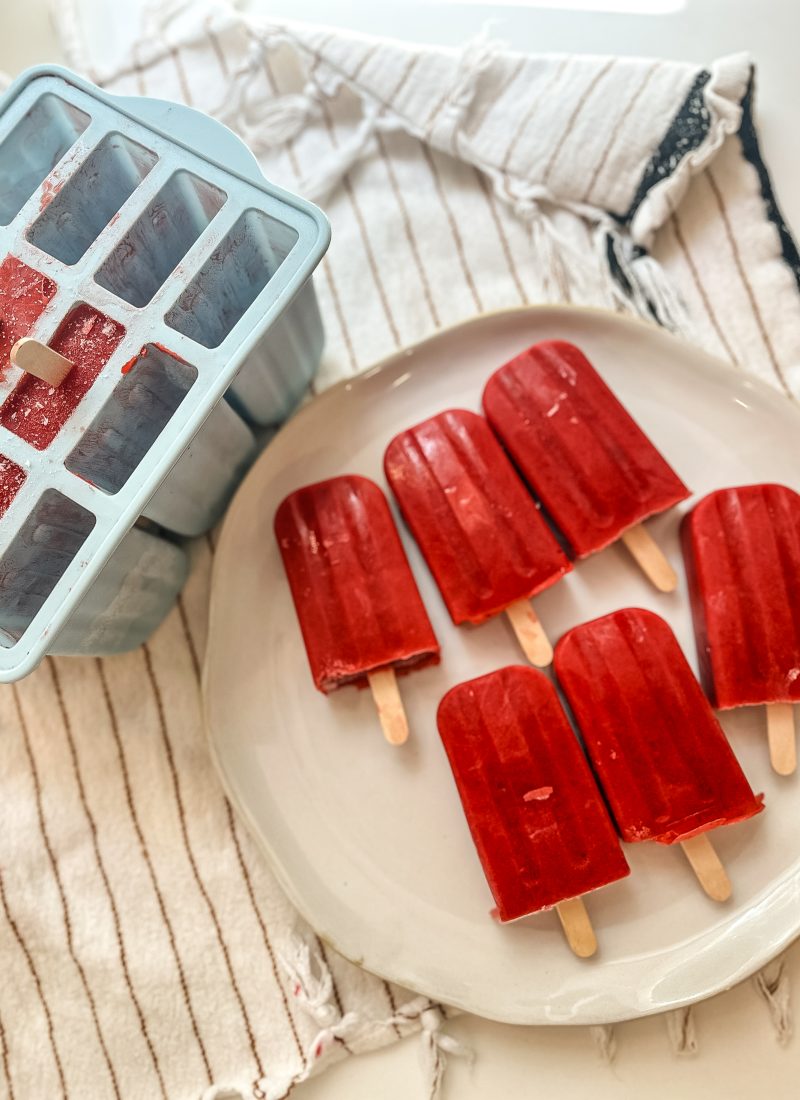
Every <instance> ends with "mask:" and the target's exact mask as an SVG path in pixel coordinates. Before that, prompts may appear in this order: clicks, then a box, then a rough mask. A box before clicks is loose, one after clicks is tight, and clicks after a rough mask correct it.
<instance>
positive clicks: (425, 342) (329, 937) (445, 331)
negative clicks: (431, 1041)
mask: <svg viewBox="0 0 800 1100" xmlns="http://www.w3.org/2000/svg"><path fill="white" fill-rule="evenodd" d="M540 314H549V315H554V314H555V315H558V314H561V315H563V316H565V317H570V316H571V317H574V316H576V315H583V316H587V315H588V316H589V317H590V318H591V317H592V316H597V317H599V318H600V319H602V320H605V321H611V322H613V323H614V324H615V325H621V326H623V327H629V328H634V329H637V330H642V329H644V330H646V331H647V333H648V334H649V335H650V336H656V337H657V338H659V339H661V340H666V342H667V343H673V344H674V345H675V348H676V350H680V349H681V348H689V349H691V352H692V354H693V355H695V356H699V357H701V358H702V359H704V360H705V361H706V366H707V367H708V368H709V370H710V371H712V372H716V373H717V374H722V375H728V376H729V377H730V378H731V380H734V379H735V380H736V384H737V386H741V385H742V384H743V383H744V384H745V385H746V386H748V387H751V388H753V389H755V390H756V391H758V392H760V393H761V394H764V395H769V398H770V399H771V400H776V399H777V401H778V403H779V404H781V405H783V406H784V407H785V408H786V409H787V410H788V409H791V410H793V413H792V415H796V416H797V417H798V426H800V408H798V406H797V405H796V404H795V403H793V402H792V401H791V400H790V399H789V398H788V397H787V396H786V395H785V394H783V393H781V392H780V390H778V389H777V388H776V387H774V386H772V385H770V384H769V383H768V382H766V381H765V380H764V379H762V378H759V377H757V376H755V375H752V374H750V373H745V372H744V371H742V370H737V368H736V367H735V366H734V365H733V364H731V363H727V362H726V361H725V360H723V359H721V358H718V357H717V356H715V355H713V354H712V353H711V352H709V351H707V350H706V349H705V348H702V347H700V346H698V345H696V344H693V343H692V342H691V341H689V340H685V339H683V338H682V337H681V336H680V335H678V334H676V333H673V332H671V331H670V330H668V329H666V328H663V327H661V326H659V325H656V324H655V323H652V322H650V321H647V320H646V319H643V318H640V317H636V316H632V315H628V314H620V313H616V312H615V311H613V310H610V309H605V308H603V307H599V306H591V305H571V304H565V303H552V304H550V303H535V304H530V305H526V306H511V307H508V308H504V309H496V310H488V311H485V312H483V313H479V314H474V315H473V316H471V317H468V318H465V319H464V320H462V321H459V322H456V323H455V324H453V325H448V326H446V327H443V328H441V329H438V330H436V331H435V332H433V333H431V334H430V335H429V336H426V337H425V338H424V339H422V340H419V341H416V342H414V343H411V344H408V345H404V346H403V347H401V348H400V349H398V350H397V351H394V352H392V353H391V354H389V355H387V356H385V357H384V358H382V359H380V360H378V361H377V362H376V363H374V364H373V365H372V366H369V367H366V368H365V369H364V370H361V371H359V372H358V373H357V374H354V375H352V376H349V377H347V378H343V379H340V380H339V381H338V382H335V383H333V384H332V385H331V386H329V387H328V388H327V389H325V390H324V391H323V393H321V394H319V395H316V396H314V397H313V398H312V400H310V401H308V402H307V403H306V404H304V405H303V406H302V407H301V408H300V409H298V410H297V412H296V413H295V414H294V415H292V416H291V417H290V419H289V420H288V421H286V422H285V423H284V424H283V425H282V426H281V428H280V430H279V431H278V432H277V433H276V434H275V436H273V437H272V439H271V440H270V443H269V444H268V446H267V447H266V448H265V449H264V450H263V451H262V452H261V454H260V455H259V457H258V458H257V460H256V461H255V463H254V464H253V466H252V467H251V468H250V470H249V471H248V473H247V475H246V477H245V478H244V479H243V481H242V483H241V484H240V485H239V487H238V489H237V490H236V493H235V495H234V497H233V499H232V500H231V502H230V504H229V506H228V509H227V511H226V513H225V518H224V520H223V524H222V529H221V531H220V535H219V538H218V540H217V544H216V548H215V552H214V559H213V563H212V570H211V577H210V582H209V596H208V632H207V641H206V649H205V653H204V656H203V666H202V674H201V694H202V722H203V731H204V735H205V739H206V743H207V746H208V749H209V752H210V755H211V759H212V762H213V765H214V768H215V771H216V773H217V777H218V778H219V780H220V782H221V784H222V788H223V791H224V792H225V795H226V797H227V798H228V800H229V801H230V803H231V805H232V806H233V808H234V810H235V812H236V813H237V814H239V816H240V819H241V820H242V822H243V823H244V824H245V826H246V828H247V830H248V832H249V834H250V836H251V837H252V839H253V840H254V842H255V844H256V846H257V848H258V849H259V851H260V852H261V853H262V855H263V856H264V858H265V859H266V861H267V864H268V866H269V869H270V871H271V872H272V874H273V875H274V876H275V878H276V880H277V881H278V884H279V885H280V887H281V889H282V890H283V891H284V893H285V894H286V895H287V897H288V899H289V901H290V902H291V904H292V905H293V906H294V907H295V908H296V909H297V911H298V912H299V914H300V916H301V917H302V918H303V920H304V921H305V922H306V923H307V924H308V925H309V927H310V928H311V929H312V930H313V931H314V933H315V934H316V935H317V936H318V937H319V938H320V939H321V940H323V942H324V943H326V944H327V945H328V946H330V947H331V948H333V950H335V951H337V952H338V953H339V954H340V955H341V956H342V957H343V958H345V959H347V960H348V961H349V962H351V963H353V964H354V965H355V966H358V967H360V968H361V969H364V970H365V971H367V973H370V974H373V975H374V976H375V977H377V978H379V979H382V980H384V981H389V982H392V983H395V984H397V985H399V986H402V987H404V988H406V989H409V990H410V991H411V992H413V993H415V994H417V995H422V996H427V997H429V998H432V999H433V1000H436V1001H438V1000H440V998H439V997H438V996H437V995H436V993H435V992H431V991H430V990H428V989H425V988H422V987H421V985H420V982H419V981H418V979H417V978H416V977H415V976H414V975H409V974H405V973H402V972H398V971H390V970H387V969H385V968H383V967H380V966H378V967H373V966H372V965H370V967H369V968H367V967H366V966H365V965H364V958H363V956H359V957H354V956H353V955H352V954H351V953H349V952H348V951H347V950H345V949H343V948H342V947H341V945H340V944H338V943H337V942H336V938H335V936H334V935H333V934H331V933H330V932H329V931H327V930H325V929H322V928H320V927H319V918H318V915H317V916H312V915H311V913H310V912H309V911H308V909H307V908H306V906H305V904H304V900H303V898H302V896H301V894H300V893H299V892H298V891H297V890H296V889H295V887H294V883H293V878H292V876H291V874H290V873H289V872H288V870H287V869H286V868H285V867H284V865H283V862H282V860H281V859H280V858H279V857H278V855H277V853H276V852H275V851H274V849H273V847H272V845H271V844H270V843H269V841H268V839H267V838H266V837H265V836H264V835H263V834H262V831H261V830H260V829H259V827H258V826H257V824H256V822H255V820H254V818H253V815H252V814H251V812H250V810H249V808H248V807H247V805H246V803H245V802H244V801H243V800H242V799H240V797H239V796H238V794H237V793H236V790H235V789H234V787H233V785H232V783H231V782H230V780H229V778H228V774H227V770H226V768H225V766H224V763H223V761H222V759H221V757H220V755H219V752H218V746H217V742H216V739H215V736H214V732H213V729H212V723H211V716H210V709H211V708H210V705H209V681H210V678H211V675H212V673H211V663H212V648H213V647H212V638H213V637H214V621H215V618H216V616H217V607H216V605H217V602H218V601H217V596H216V594H217V590H218V587H219V584H218V575H219V573H220V571H221V569H222V565H221V562H222V559H223V554H222V550H223V548H224V547H225V546H226V543H227V539H229V538H232V535H231V533H230V532H231V530H232V529H233V527H234V521H233V516H234V511H235V509H236V507H237V502H238V501H239V498H240V497H244V496H245V495H246V492H247V490H248V488H249V486H250V484H251V483H253V482H255V481H256V480H258V479H259V468H260V466H261V464H262V462H263V461H264V458H265V455H266V453H267V450H268V449H269V446H271V445H272V444H273V443H274V442H276V441H277V440H278V439H279V438H280V437H281V436H282V435H283V434H284V432H286V431H288V430H292V431H295V430H296V429H297V425H298V423H300V424H302V422H303V420H304V418H305V417H306V416H307V415H309V411H310V409H311V408H312V407H315V406H318V404H319V402H320V401H324V400H326V399H327V398H329V397H330V398H331V399H335V397H336V396H337V395H338V394H340V393H341V392H343V391H346V390H347V389H348V388H352V387H353V385H358V384H360V383H362V382H365V381H367V380H368V379H371V378H373V377H375V376H376V375H377V374H380V373H382V372H384V371H387V370H389V369H391V368H393V367H394V366H395V365H396V364H398V363H399V362H400V361H402V360H405V359H408V358H409V357H410V356H412V355H415V354H417V353H418V352H419V351H420V350H422V349H424V348H427V347H428V346H429V345H431V344H434V343H437V342H439V341H441V340H443V339H446V338H447V337H448V336H449V335H450V334H452V333H453V332H456V331H462V330H464V329H468V328H470V327H473V326H476V325H480V324H483V323H486V322H487V321H491V320H499V319H502V318H503V317H524V316H536V315H540ZM799 882H800V869H798V870H797V871H796V872H794V873H793V874H789V873H787V874H786V875H785V876H784V878H783V879H782V880H781V881H779V882H778V883H777V884H776V885H774V886H773V887H772V888H771V889H770V890H769V894H768V896H769V898H774V897H775V896H776V895H781V894H785V893H786V892H787V891H789V892H791V893H792V895H793V896H794V897H795V898H796V896H797V894H798V883H799ZM765 901H766V898H764V899H761V902H760V903H759V902H753V903H752V906H751V911H752V909H753V908H757V907H758V908H760V907H761V905H763V904H764V902H765ZM798 938H800V910H798V915H797V918H796V921H795V924H794V926H793V927H788V928H787V930H786V931H785V932H784V933H783V935H781V936H778V937H775V936H772V937H770V938H769V942H768V944H767V945H766V946H765V948H764V950H763V951H761V952H760V953H752V952H751V954H750V956H749V958H748V960H747V962H746V963H744V964H743V965H742V966H740V967H738V968H737V969H736V971H735V974H734V975H733V976H730V977H727V978H724V979H722V978H721V979H719V980H715V981H710V982H709V981H705V982H704V983H703V984H704V988H702V989H700V990H699V991H695V992H693V993H687V994H686V995H683V996H678V997H674V998H671V999H670V1000H669V1001H668V1002H664V1001H662V1002H659V1003H657V1004H654V1005H653V1004H651V1005H648V1006H646V1007H643V1008H641V1007H640V1008H639V1010H638V1011H637V1010H635V1009H634V1008H633V1006H631V1005H629V1006H623V1007H620V1006H617V1008H616V1011H613V1010H610V1011H607V1012H593V1013H591V1014H589V1015H587V1016H586V1017H584V1018H580V1019H575V1018H564V1017H558V1018H555V1019H554V1018H550V1017H549V1016H548V1015H547V1014H546V1013H541V1014H540V1015H539V1017H537V1018H536V1019H535V1020H532V1019H531V1018H530V1013H526V1014H525V1016H524V1018H523V1017H520V1016H518V1015H517V1016H515V1015H514V1014H513V1013H499V1012H496V1011H491V1012H486V1011H483V1010H481V1009H480V1008H475V1007H474V1005H473V1004H470V1003H466V1001H463V1000H460V999H459V998H454V999H452V1000H446V1001H445V1002H444V1003H447V1004H448V1005H449V1006H451V1007H454V1008H457V1009H459V1010H461V1011H464V1012H467V1013H470V1014H471V1015H476V1016H479V1017H482V1018H484V1019H488V1020H493V1021H496V1022H498V1023H507V1024H512V1025H517V1026H554V1027H555V1026H566V1027H585V1026H597V1025H608V1024H615V1023H623V1022H625V1021H628V1020H637V1019H642V1018H645V1017H648V1016H654V1015H659V1014H662V1013H664V1012H669V1011H673V1010H675V1009H680V1008H685V1007H688V1006H691V1005H694V1004H698V1003H700V1002H702V1001H705V1000H708V999H709V998H711V997H714V996H716V995H718V994H720V993H724V992H726V991H728V990H729V989H732V988H734V987H735V986H737V985H739V984H741V983H742V982H744V981H746V980H747V979H748V978H750V977H752V976H753V974H755V973H756V972H757V971H758V970H760V969H761V968H762V967H764V966H766V965H768V964H769V963H770V962H771V961H772V960H774V959H775V958H776V957H777V956H778V955H780V954H781V953H782V952H783V951H785V950H786V949H787V948H788V947H789V946H790V945H791V944H792V943H793V942H794V941H795V940H797V939H798Z"/></svg>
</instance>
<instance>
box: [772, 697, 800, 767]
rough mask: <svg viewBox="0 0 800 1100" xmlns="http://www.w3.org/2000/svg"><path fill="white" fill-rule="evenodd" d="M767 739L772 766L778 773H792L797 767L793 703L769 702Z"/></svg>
mask: <svg viewBox="0 0 800 1100" xmlns="http://www.w3.org/2000/svg"><path fill="white" fill-rule="evenodd" d="M767 739H768V741H769V759H770V762H771V764H772V767H773V768H774V770H775V771H776V772H777V773H778V775H791V774H792V773H793V772H794V770H795V768H796V767H797V748H796V745H795V737H794V707H793V706H792V704H791V703H767Z"/></svg>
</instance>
